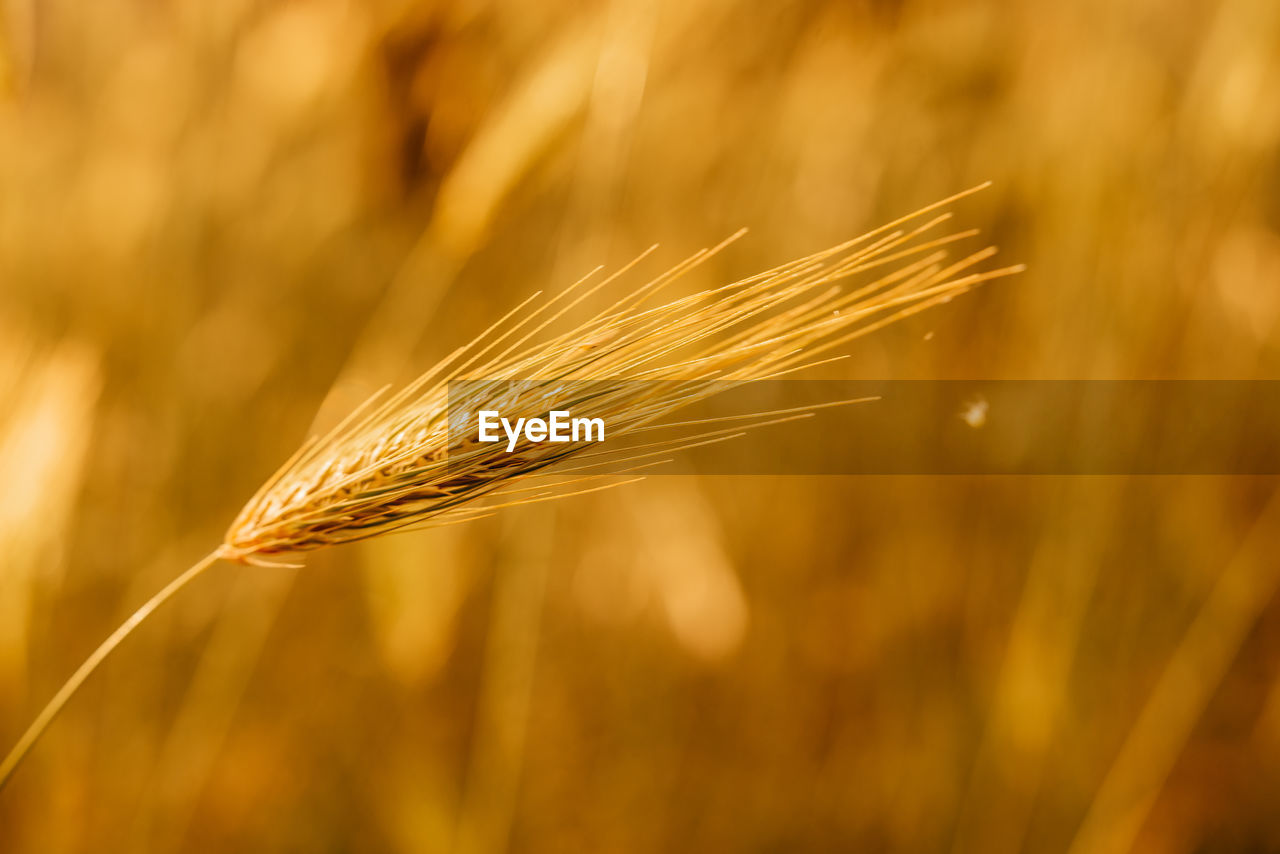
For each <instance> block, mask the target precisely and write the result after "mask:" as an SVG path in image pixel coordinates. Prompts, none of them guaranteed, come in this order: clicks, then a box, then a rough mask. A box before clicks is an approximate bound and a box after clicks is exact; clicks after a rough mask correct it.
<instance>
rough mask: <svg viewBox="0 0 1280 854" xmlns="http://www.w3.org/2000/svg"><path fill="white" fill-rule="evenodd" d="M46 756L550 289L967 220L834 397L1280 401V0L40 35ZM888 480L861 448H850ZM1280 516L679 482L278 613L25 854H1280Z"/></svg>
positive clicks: (285, 14)
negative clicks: (1097, 388)
mask: <svg viewBox="0 0 1280 854" xmlns="http://www.w3.org/2000/svg"><path fill="white" fill-rule="evenodd" d="M2 8H3V13H2V15H3V17H2V18H0V23H2V26H0V45H2V47H0V481H2V482H3V483H4V484H5V486H4V488H3V489H0V742H3V745H0V746H2V747H3V748H4V749H7V748H8V747H9V745H10V744H11V743H12V742H13V741H14V740H15V739H16V738H17V736H18V734H19V733H20V732H21V730H22V728H23V727H25V726H26V724H27V723H28V722H29V720H30V719H31V717H32V716H33V715H34V714H35V712H36V711H37V709H38V708H39V706H40V705H41V704H43V703H44V701H45V700H46V699H47V698H48V697H49V696H50V695H51V694H52V693H53V692H54V690H56V688H57V686H58V685H59V684H60V683H61V681H62V680H63V679H64V678H65V677H66V676H67V675H68V674H69V673H70V672H71V671H72V670H73V669H74V667H75V666H76V665H77V664H78V663H79V662H80V661H81V660H82V659H83V657H84V656H85V655H86V654H87V653H88V652H89V651H90V650H91V649H92V648H93V647H94V646H95V645H96V644H97V643H98V642H99V641H100V640H101V639H102V638H103V637H104V636H105V635H106V634H107V633H108V632H109V631H110V630H111V629H112V628H114V627H115V625H116V624H118V622H119V621H120V620H122V619H123V618H124V616H125V615H127V614H128V613H129V612H130V611H131V610H132V609H133V608H134V607H136V606H137V605H138V604H140V603H141V602H142V601H143V600H144V599H146V598H147V597H148V596H149V595H150V594H151V593H152V592H154V591H155V590H156V589H158V588H159V587H160V586H161V585H163V584H164V583H165V582H166V581H167V580H169V579H170V578H172V577H173V576H174V575H175V574H176V573H177V572H178V571H180V570H181V569H182V568H184V567H185V566H187V565H188V564H190V563H191V562H192V561H193V560H195V559H196V558H197V557H199V556H200V555H202V554H204V553H205V552H206V551H208V549H209V548H211V547H212V546H213V545H214V544H216V543H217V542H218V540H219V538H220V537H221V534H222V531H223V530H224V528H225V526H226V525H227V524H228V523H229V521H230V520H231V518H232V517H233V516H234V515H235V513H236V511H237V510H238V509H239V507H240V506H241V504H242V503H243V502H244V501H245V500H246V499H247V498H248V497H249V496H250V495H251V494H252V493H253V491H254V490H255V489H256V488H257V486H258V485H259V484H260V482H261V481H262V480H263V479H264V478H265V477H266V476H267V475H268V474H269V473H270V472H271V471H272V470H274V469H275V467H276V466H277V465H279V464H280V463H281V462H282V461H283V460H284V459H285V458H286V457H287V456H288V455H289V454H290V453H291V451H292V450H293V449H294V448H295V447H296V446H297V444H298V443H299V442H300V441H301V439H302V438H303V437H304V436H305V435H306V433H307V432H308V431H309V430H310V429H312V425H313V424H315V423H318V424H325V423H331V422H332V421H333V420H334V419H335V418H336V417H337V416H338V415H340V414H341V413H342V412H344V411H345V410H346V409H347V408H349V407H350V406H351V405H352V404H353V403H355V402H357V401H359V400H360V399H362V397H363V396H364V395H365V394H366V393H367V392H368V391H370V390H371V389H373V388H376V387H378V386H380V385H381V384H383V383H385V382H397V381H402V380H404V379H406V378H409V377H412V376H413V375H415V374H416V373H418V372H420V371H422V370H423V369H425V368H426V367H428V366H429V365H430V364H431V363H432V362H433V361H434V360H435V359H437V358H439V357H441V356H442V355H444V354H445V353H447V352H448V351H449V350H450V349H452V348H453V347H454V346H456V345H458V344H459V343H461V342H463V341H465V340H467V338H468V337H470V336H471V335H473V334H475V333H476V332H478V331H480V330H482V329H483V328H484V327H485V326H486V325H487V324H488V323H489V322H491V321H492V320H494V319H496V318H497V317H498V316H500V315H501V314H502V313H504V312H505V311H506V310H507V309H508V308H510V307H511V306H513V305H515V304H516V303H517V302H518V301H519V300H521V299H523V298H524V297H525V296H527V295H529V294H530V293H532V291H534V290H536V289H539V288H554V287H556V286H562V285H565V284H568V283H569V282H572V281H573V280H575V279H577V278H578V277H579V276H580V275H582V274H583V273H585V272H587V271H588V270H590V269H591V268H593V267H594V266H595V265H597V264H601V263H604V264H615V265H616V264H618V263H619V262H622V261H625V260H627V259H629V258H630V257H632V256H633V255H634V254H636V253H637V252H638V251H640V250H641V249H643V248H645V247H647V246H648V245H649V244H651V243H653V242H655V241H656V242H660V243H661V244H662V248H660V249H659V250H658V252H657V260H656V261H655V262H654V265H655V266H651V267H649V268H647V269H648V270H649V272H654V273H656V272H658V271H659V270H660V269H662V265H664V264H672V263H674V262H676V261H678V260H679V259H681V258H683V257H684V256H685V255H687V254H689V253H690V252H692V251H694V250H696V249H698V248H700V247H702V246H706V245H709V244H713V243H716V242H718V241H719V240H720V239H722V238H723V237H725V236H726V235H728V234H730V233H732V232H733V231H735V230H736V229H738V228H739V227H741V226H748V227H750V229H751V232H750V234H749V235H748V236H747V237H746V238H745V239H744V240H742V241H740V242H739V243H738V244H736V245H735V246H734V247H733V248H732V249H731V250H729V251H728V252H726V253H724V254H723V255H721V256H719V257H717V258H716V259H715V260H714V261H713V262H712V263H710V264H708V265H707V266H706V267H705V268H703V269H702V270H700V271H699V272H698V273H697V275H695V276H693V277H692V278H691V279H690V280H689V281H688V282H687V283H686V284H685V285H684V286H685V287H688V288H691V289H692V288H696V287H700V286H706V285H708V284H711V283H715V282H723V281H729V280H732V279H733V278H736V277H739V276H742V275H747V274H751V273H754V272H757V271H758V270H760V269H763V268H765V267H767V266H773V265H774V264H777V263H781V262H783V261H786V260H789V259H791V258H793V257H797V256H799V255H803V254H806V253H808V252H811V251H815V250H818V249H822V248H825V247H826V246H828V245H830V244H833V243H835V242H838V241H840V240H843V239H846V238H848V237H851V236H854V235H856V234H858V233H861V232H862V231H865V230H867V229H869V228H872V227H874V226H876V225H878V224H880V223H881V222H883V221H885V220H887V219H890V218H892V217H895V216H897V215H899V214H903V213H907V212H909V211H911V210H914V209H915V208H917V207H919V206H921V205H924V204H927V203H930V202H932V201H935V200H936V199H938V198H941V197H943V196H946V195H950V194H951V193H953V192H956V191H958V190H961V189H964V188H966V187H969V186H972V185H974V184H977V183H979V182H981V181H984V180H987V179H991V180H993V181H994V182H995V185H994V187H993V188H992V189H989V190H987V191H985V192H983V193H982V194H980V195H978V196H976V197H974V198H971V199H968V200H966V201H964V202H963V203H961V204H960V205H959V206H958V211H957V212H958V215H959V222H960V224H961V225H963V226H968V225H977V226H981V227H983V229H984V232H985V234H986V236H987V239H990V240H991V241H993V242H995V243H997V244H999V245H1000V247H1001V249H1002V258H1003V259H1004V260H1005V261H1006V262H1009V263H1013V262H1025V263H1027V264H1028V265H1029V268H1030V269H1029V271H1028V272H1027V273H1025V274H1023V275H1021V276H1018V277H1016V278H1014V279H1009V280H1001V281H998V282H995V283H992V284H990V285H987V286H985V287H984V288H982V289H981V290H979V291H978V292H976V293H974V294H971V295H968V296H965V297H964V298H962V299H959V300H956V301H955V302H953V303H952V304H950V305H947V306H944V307H941V308H939V309H935V310H933V311H930V312H928V313H926V314H924V315H921V316H919V317H916V318H912V319H910V320H909V321H908V322H904V323H902V324H900V325H898V326H896V327H893V328H891V329H887V330H885V331H884V332H882V333H879V334H877V335H874V336H872V337H870V338H867V339H864V340H861V341H858V342H855V344H853V345H851V346H850V347H849V348H848V353H849V354H850V356H851V357H852V358H850V359H848V360H846V361H845V362H844V363H841V364H840V365H836V366H831V367H830V370H829V372H828V373H827V374H826V376H833V377H852V378H873V379H894V378H922V379H932V378H940V379H948V378H960V379H963V378H1009V379H1041V378H1054V379H1063V378H1067V379H1089V378H1106V379H1158V378H1175V377H1176V378H1229V379H1251V378H1270V379H1276V378H1280V325H1278V324H1280V98H1277V97H1276V92H1277V91H1280V4H1276V3H1275V2H1273V0H1221V2H1188V3H1176V4H1169V3H1164V2H1157V0H1120V1H1119V2H1116V0H1078V2H1070V3H1055V2H1049V1H1048V0H1004V2H997V0H863V2H856V0H849V2H838V1H837V0H826V1H825V2H824V0H804V2H774V3H760V2H747V0H585V1H584V0H542V2H536V3H531V2H515V1H514V0H457V2H448V0H440V2H408V0H375V2H355V1H354V0H290V2H282V1H281V0H257V2H249V0H222V2H217V3H205V2H198V0H161V2H157V1H156V0H107V2H96V3H83V2H72V0H5V2H4V4H3V7H2ZM849 441H856V437H850V438H849ZM1277 486H1280V483H1278V482H1277V479H1275V478H1261V477H1258V478H1248V477H1236V478H1213V477H1147V478H1141V477H1132V478H1122V477H1110V478H1083V477H1082V478H1068V477H1062V478H1051V477H1043V478H1031V477H1026V478H1017V477H1006V478H1000V477H987V478H982V477H810V478H802V477H786V478H783V477H774V478H764V477H754V478H749V477H738V478H731V477H724V478H701V479H698V478H693V477H662V478H654V479H651V480H649V481H646V482H645V483H642V484H639V485H636V486H629V487H626V488H624V489H620V490H616V491H611V492H604V493H601V494H599V495H591V496H584V497H581V498H574V499H570V500H567V501H565V502H562V503H558V504H549V505H537V506H531V507H527V508H515V509H513V510H511V511H510V512H506V513H505V514H502V515H499V516H498V517H496V518H494V519H489V520H484V521H482V522H478V523H475V524H471V525H464V526H458V527H453V528H448V529H443V530H439V531H434V532H427V533H420V534H414V535H407V536H400V537H392V538H389V539H384V540H381V541H376V542H373V543H370V544H368V545H362V546H352V547H343V548H337V549H333V550H330V551H327V552H322V553H316V554H314V555H312V556H311V557H309V558H308V561H307V564H308V566H307V568H306V569H305V570H301V571H290V570H265V569H253V568H247V567H239V566H230V565H224V566H220V567H218V568H216V569H215V570H214V571H213V572H211V573H209V574H208V575H206V576H204V577H203V578H201V579H200V580H199V581H198V583H196V584H195V585H193V586H192V587H191V588H189V589H188V590H186V591H184V594H183V595H182V596H181V597H180V598H179V600H178V601H176V602H175V603H174V604H173V605H172V606H170V607H168V608H167V609H166V610H164V611H163V612H161V613H160V614H159V615H157V616H156V617H155V618H154V619H153V620H152V621H151V622H150V623H149V624H147V625H146V626H144V628H143V629H142V630H141V631H140V632H139V633H138V634H137V635H136V636H135V637H134V638H132V639H131V640H130V641H129V643H128V644H127V645H126V646H125V647H123V648H122V649H121V650H120V651H119V653H118V654H117V655H116V656H115V658H114V659H113V660H112V661H111V662H109V664H108V665H107V666H106V667H105V668H104V670H103V671H102V672H101V673H99V674H98V675H97V677H95V679H94V680H93V681H92V682H91V683H90V684H89V685H88V687H87V689H86V690H85V691H84V692H83V694H82V695H80V696H78V697H77V698H76V700H75V701H74V702H73V703H72V704H71V705H70V707H69V708H68V710H67V713H66V714H65V716H64V717H63V718H62V719H60V720H59V721H58V722H57V723H56V725H55V726H54V727H53V728H52V730H51V731H50V732H49V733H48V736H47V738H46V740H45V741H44V742H42V743H41V744H40V745H39V746H38V747H37V748H36V750H35V751H34V752H33V754H32V755H31V757H30V759H29V761H28V762H27V764H26V765H25V766H24V767H22V768H21V769H20V771H19V773H18V774H17V775H16V777H15V778H14V779H13V781H12V783H11V784H10V785H9V786H8V787H7V789H6V790H5V791H4V792H3V793H0V849H3V850H4V851H6V852H35V851H39V852H86V851H125V852H135V851H137V852H177V851H227V850H238V851H335V852H337V851H354V852H420V851H458V852H468V854H470V852H494V851H506V850H513V851H528V852H553V851H575V850H587V851H618V852H631V851H759V852H771V851H841V850H847V851H868V850H873V851H879V850H893V851H956V852H969V851H975V852H993V853H994V854H999V852H1016V851H1028V852H1040V851H1072V852H1093V851H1151V852H1184V851H1185V852H1192V851H1197V852H1200V851H1263V850H1280V818H1277V813H1276V811H1275V804H1276V803H1277V798H1280V681H1278V677H1280V660H1278V658H1277V653H1278V652H1280V603H1278V602H1277V601H1276V599H1275V595H1274V594H1275V589H1276V584H1277V581H1278V580H1280V563H1278V561H1277V558H1276V554H1278V553H1280V499H1277V498H1275V497H1274V496H1275V492H1276V489H1277Z"/></svg>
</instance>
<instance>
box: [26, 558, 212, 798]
mask: <svg viewBox="0 0 1280 854" xmlns="http://www.w3.org/2000/svg"><path fill="white" fill-rule="evenodd" d="M221 556H222V550H221V549H220V548H219V549H215V550H214V551H212V552H210V553H209V554H207V555H205V556H204V557H203V558H201V559H200V560H199V561H198V562H197V563H196V564H195V565H194V566H192V567H191V568H189V569H188V570H187V571H186V572H184V573H182V575H179V576H178V577H177V578H175V579H174V580H173V581H170V582H169V583H168V584H167V585H165V587H164V589H163V590H161V591H160V592H159V593H157V594H156V595H154V596H152V597H151V598H150V599H148V600H147V601H146V603H145V604H144V605H143V606H142V607H140V608H139V609H138V610H136V611H134V612H133V614H132V615H131V616H130V617H129V619H127V620H125V621H124V623H123V624H121V626H120V628H118V629H116V630H115V631H114V632H112V633H111V636H110V637H108V638H107V639H106V640H104V641H103V642H102V645H101V646H99V647H98V648H97V649H95V650H94V651H93V654H91V655H90V656H89V657H88V658H86V659H85V660H84V664H81V665H80V667H79V669H78V670H76V672H75V673H73V674H71V678H70V679H68V680H67V681H66V682H64V683H63V684H62V687H61V688H59V689H58V693H56V694H54V695H53V699H52V700H50V701H49V702H48V703H47V704H46V705H45V707H44V709H42V710H41V712H40V715H39V716H38V717H37V718H36V719H35V720H34V721H33V722H32V723H31V726H29V727H27V731H26V732H24V733H23V734H22V738H20V739H19V740H18V743H17V744H15V745H14V746H13V749H12V750H10V751H9V755H8V756H6V757H5V758H4V762H3V763H0V789H3V788H4V786H5V784H6V783H7V782H9V778H10V777H11V776H13V772H14V770H15V769H16V768H17V767H18V765H19V763H21V762H22V758H23V757H24V756H26V755H27V751H29V750H31V748H32V747H33V746H34V745H35V743H36V742H37V741H39V740H40V736H42V735H43V734H44V731H45V730H46V729H48V728H49V724H51V723H53V719H54V718H56V717H57V716H58V713H59V712H61V711H62V707H63V706H65V705H66V704H67V701H68V700H70V699H71V698H72V697H73V696H75V693H76V691H78V690H80V686H81V685H83V684H84V682H85V680H86V679H88V678H89V677H90V676H92V675H93V672H94V671H95V670H97V669H98V665H100V664H102V662H103V661H105V660H106V658H107V656H109V655H110V654H111V653H112V651H113V650H115V648H116V647H117V646H119V645H120V642H121V641H123V640H124V639H125V638H127V637H128V636H129V635H131V634H132V633H133V630H134V629H136V628H137V627H138V626H139V625H141V624H142V621H143V620H145V619H146V618H147V617H149V616H151V612H152V611H154V610H155V609H157V608H159V607H160V606H161V605H163V604H164V603H165V602H167V601H169V599H170V598H171V597H172V596H173V594H175V593H177V592H178V591H179V590H181V589H182V588H184V587H186V586H187V584H189V583H190V582H191V580H192V579H194V578H195V577H196V576H197V575H199V574H200V573H202V572H204V571H205V570H206V569H208V568H209V567H210V566H212V565H213V564H214V563H215V562H216V561H217V560H218V558H220V557H221Z"/></svg>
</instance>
